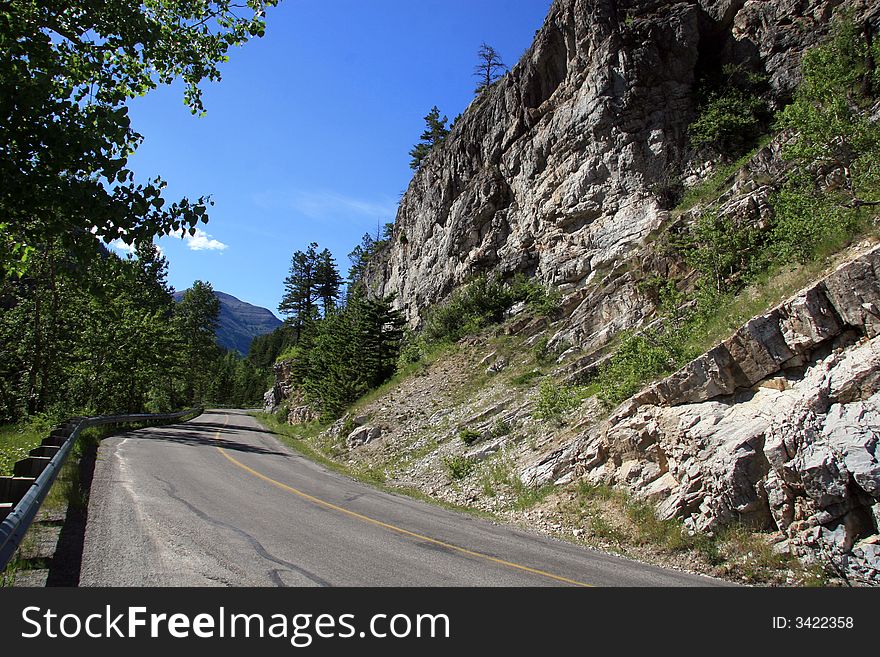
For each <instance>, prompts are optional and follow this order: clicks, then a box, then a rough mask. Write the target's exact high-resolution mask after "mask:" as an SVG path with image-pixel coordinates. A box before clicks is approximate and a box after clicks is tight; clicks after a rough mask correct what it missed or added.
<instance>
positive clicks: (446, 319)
mask: <svg viewBox="0 0 880 657" xmlns="http://www.w3.org/2000/svg"><path fill="white" fill-rule="evenodd" d="M511 299H512V297H511V295H510V292H509V290H508V288H507V287H506V286H504V285H502V284H501V282H500V281H499V280H498V279H497V278H489V277H486V276H479V277H477V278H475V279H474V280H473V281H471V282H470V283H469V284H468V285H466V286H465V287H463V288H461V289H459V290H456V291H455V292H453V293H452V296H451V297H450V299H449V300H448V301H447V302H446V303H443V304H441V305H439V306H437V307H435V308H433V309H432V310H431V311H430V312H429V313H428V317H427V320H426V322H425V329H424V332H423V337H424V339H425V340H427V341H428V342H443V341H449V342H455V341H457V340H460V339H461V338H463V337H464V336H466V335H470V334H472V333H476V332H477V331H479V330H480V329H482V328H484V327H485V326H488V325H489V324H492V323H495V322H500V321H501V320H502V319H503V318H504V311H505V310H507V309H508V308H509V307H510V306H511V304H512V303H513V302H512V300H511Z"/></svg>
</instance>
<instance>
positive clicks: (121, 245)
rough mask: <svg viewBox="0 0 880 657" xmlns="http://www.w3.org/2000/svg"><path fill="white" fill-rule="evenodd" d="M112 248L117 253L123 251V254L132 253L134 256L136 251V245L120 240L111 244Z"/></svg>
mask: <svg viewBox="0 0 880 657" xmlns="http://www.w3.org/2000/svg"><path fill="white" fill-rule="evenodd" d="M110 246H112V247H113V248H114V249H116V250H117V251H122V252H123V253H131V254H132V255H134V250H135V248H136V247H135V245H134V243H131V244H126V243H125V242H123V241H122V240H121V239H119V238H117V239H115V240H113V241H112V242H110Z"/></svg>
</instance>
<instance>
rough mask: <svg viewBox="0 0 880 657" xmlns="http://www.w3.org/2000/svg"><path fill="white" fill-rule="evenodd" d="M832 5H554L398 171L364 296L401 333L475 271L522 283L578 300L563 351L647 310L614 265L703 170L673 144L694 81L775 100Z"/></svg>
mask: <svg viewBox="0 0 880 657" xmlns="http://www.w3.org/2000/svg"><path fill="white" fill-rule="evenodd" d="M838 5H840V2H839V0H824V1H822V0H809V1H801V0H798V1H795V0H785V1H783V2H758V1H755V0H750V1H748V2H746V1H744V0H738V1H737V0H700V1H699V2H697V1H693V0H692V1H690V2H676V3H668V2H661V1H657V0H630V1H612V0H557V2H555V3H554V4H553V6H552V7H551V9H550V12H549V15H548V16H547V19H546V22H545V24H544V26H543V27H542V29H541V30H540V31H539V32H538V33H537V35H536V39H535V42H534V44H533V46H532V47H531V48H530V49H529V51H528V52H527V53H526V54H525V55H524V56H523V58H522V60H521V61H520V62H519V63H518V64H517V65H516V66H515V67H514V68H513V69H512V70H511V71H510V73H509V74H508V75H506V76H505V77H504V78H502V79H501V80H500V81H499V82H498V83H496V85H494V86H493V87H492V88H491V89H490V90H488V91H487V92H486V93H484V94H483V95H481V96H479V97H478V98H476V99H475V100H474V101H473V103H472V104H471V106H470V107H469V108H468V109H467V110H466V111H465V112H464V114H463V115H462V117H461V118H460V119H459V120H458V121H457V122H456V124H455V126H454V127H453V129H452V131H451V133H450V135H449V136H448V138H447V140H446V142H445V144H444V146H443V147H442V148H437V149H435V150H434V151H433V152H432V153H431V154H430V155H429V156H428V157H427V158H426V160H425V161H424V164H423V166H422V168H421V169H420V170H419V171H418V172H417V174H416V175H415V176H414V178H413V180H412V182H411V183H410V185H409V188H408V189H407V191H406V193H405V195H404V197H403V199H402V202H401V204H400V208H399V210H398V214H397V219H396V223H395V228H394V234H393V239H392V240H391V243H390V246H389V247H388V249H387V250H386V252H384V253H383V254H382V255H381V257H379V258H377V260H376V262H375V263H373V266H372V271H371V274H370V279H371V283H372V285H373V286H374V287H375V288H377V289H378V290H379V291H381V292H385V293H388V292H395V293H397V295H398V302H399V304H400V305H401V306H402V307H403V308H404V309H405V311H406V312H407V314H408V316H409V318H410V320H411V321H412V322H413V323H417V322H418V317H419V313H421V312H422V311H424V309H425V308H427V307H429V306H430V305H432V304H434V303H437V302H438V301H439V300H441V299H442V298H444V297H445V296H446V295H447V294H448V293H449V292H451V291H452V290H453V289H454V288H455V287H456V286H457V285H460V284H461V283H463V282H465V281H466V280H468V279H469V278H471V277H472V276H474V275H476V274H478V273H482V272H487V271H491V272H496V273H498V274H500V275H502V276H509V275H512V274H514V273H516V272H524V273H526V274H527V275H533V274H534V275H535V276H537V277H538V279H539V280H541V281H542V282H544V283H546V284H549V285H552V286H554V287H556V288H558V289H560V290H561V291H563V292H565V293H572V292H574V291H578V290H580V291H581V292H580V294H579V296H576V297H573V298H572V300H571V301H570V302H569V304H568V305H569V308H568V310H569V314H570V315H571V318H570V321H569V322H568V324H569V325H570V326H571V327H576V330H572V331H570V332H569V333H570V335H569V336H568V339H569V341H570V342H573V343H576V344H578V345H579V346H596V345H595V343H604V341H606V340H607V339H608V338H609V337H610V336H612V335H613V334H614V333H616V332H618V331H620V330H622V329H626V328H629V327H630V326H632V325H634V324H637V323H639V322H641V321H642V320H644V319H645V317H646V316H647V315H649V314H650V312H651V308H650V305H649V304H646V301H645V299H644V297H643V295H641V294H640V293H639V292H638V290H637V289H636V287H635V280H634V278H633V277H632V276H630V275H627V272H626V271H625V270H621V271H616V272H615V270H616V268H617V267H618V266H619V264H620V262H621V261H622V259H623V257H624V256H625V255H626V254H628V253H630V252H631V251H632V250H633V249H637V248H638V247H639V245H640V244H641V242H642V241H644V240H645V238H647V237H648V236H649V235H650V234H651V232H652V231H654V230H655V229H657V228H658V226H660V225H661V224H662V223H663V222H664V221H666V220H667V219H668V212H667V211H666V210H665V209H664V200H663V196H664V188H665V187H667V186H668V185H669V184H670V183H671V182H672V181H673V180H674V179H676V178H677V176H678V173H681V172H684V173H685V174H688V173H689V175H690V178H689V180H690V181H694V180H697V179H699V177H700V176H701V175H702V174H705V172H706V166H705V165H704V158H703V157H701V154H700V153H699V152H694V151H692V150H691V149H689V148H688V146H687V128H688V125H689V123H690V122H691V120H692V119H693V117H694V111H695V106H694V103H695V88H696V85H697V84H698V81H699V77H700V75H701V73H702V72H705V71H706V70H708V69H711V68H712V67H716V68H720V67H721V66H722V65H723V64H725V63H733V64H742V65H744V66H748V67H751V68H753V69H758V70H760V71H762V72H765V73H766V74H767V76H768V80H769V82H770V87H771V89H772V98H771V101H772V102H773V103H776V104H778V103H780V102H782V101H783V100H784V99H785V98H787V97H788V96H789V95H790V94H791V91H792V89H793V87H794V85H795V83H796V81H797V71H798V65H799V62H800V57H801V54H802V53H803V51H804V49H806V48H807V47H809V46H811V45H813V44H815V43H816V42H817V40H818V39H819V38H821V36H822V35H823V34H824V33H826V32H827V29H828V24H829V18H830V16H831V13H832V10H833V9H834V8H835V7H836V6H838ZM655 264H656V263H655ZM660 266H661V267H662V266H663V265H662V263H660ZM657 273H659V274H660V275H663V272H662V271H658V272H657ZM609 274H613V275H609ZM591 284H595V285H592V286H591ZM588 286H590V287H589V289H587V287H588Z"/></svg>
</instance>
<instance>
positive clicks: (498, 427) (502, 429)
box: [492, 419, 513, 438]
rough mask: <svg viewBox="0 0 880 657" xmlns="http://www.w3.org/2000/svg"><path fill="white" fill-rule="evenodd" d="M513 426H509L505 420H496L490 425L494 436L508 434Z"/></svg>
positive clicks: (498, 436)
mask: <svg viewBox="0 0 880 657" xmlns="http://www.w3.org/2000/svg"><path fill="white" fill-rule="evenodd" d="M512 429H513V428H512V427H511V426H510V422H507V421H506V420H501V419H499V420H497V421H496V422H495V424H494V425H493V426H492V436H493V437H494V438H500V437H501V436H507V435H508V434H510V432H511V430H512Z"/></svg>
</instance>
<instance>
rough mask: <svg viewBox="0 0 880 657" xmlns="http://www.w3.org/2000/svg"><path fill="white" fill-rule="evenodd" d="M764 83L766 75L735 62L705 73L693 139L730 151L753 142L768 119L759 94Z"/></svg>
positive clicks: (689, 131)
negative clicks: (733, 64)
mask: <svg viewBox="0 0 880 657" xmlns="http://www.w3.org/2000/svg"><path fill="white" fill-rule="evenodd" d="M765 86H766V77H765V76H763V75H760V74H756V73H750V72H748V71H745V70H744V69H743V68H742V67H738V66H732V65H728V66H725V67H723V68H722V69H721V71H720V73H716V74H714V75H710V76H708V77H706V78H705V79H704V80H703V81H702V83H701V84H700V88H699V90H698V92H697V93H698V96H699V101H698V107H697V118H696V119H695V120H694V121H693V122H692V123H691V125H690V127H689V128H688V133H689V135H690V139H691V143H692V144H693V145H694V146H710V147H712V148H713V149H715V150H717V151H719V152H721V153H727V154H739V153H741V152H742V151H744V150H746V149H748V148H749V147H750V146H752V145H753V144H754V142H755V141H756V140H757V138H758V137H759V136H760V135H761V133H762V132H763V127H764V126H765V124H766V123H767V121H768V119H769V115H768V112H767V103H766V101H764V100H763V99H762V98H761V97H760V93H761V91H762V90H763V89H764V87H765Z"/></svg>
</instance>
